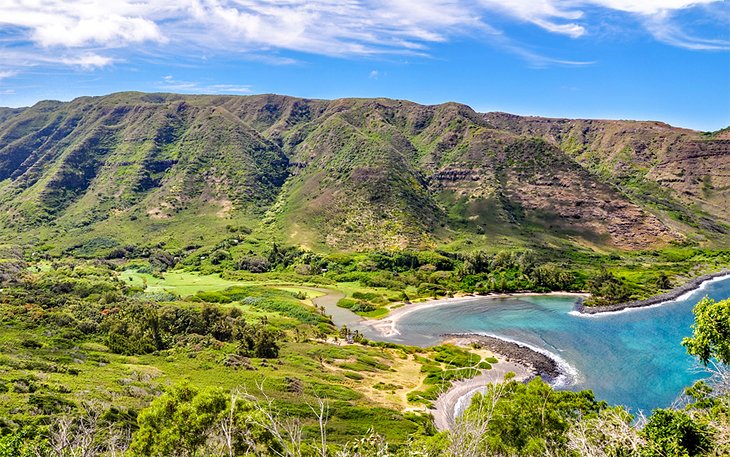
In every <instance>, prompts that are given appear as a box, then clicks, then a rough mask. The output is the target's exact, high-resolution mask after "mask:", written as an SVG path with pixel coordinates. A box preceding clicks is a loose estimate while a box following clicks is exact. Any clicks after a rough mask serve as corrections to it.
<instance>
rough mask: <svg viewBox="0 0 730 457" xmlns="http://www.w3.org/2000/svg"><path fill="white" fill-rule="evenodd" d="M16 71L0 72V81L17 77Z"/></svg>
mask: <svg viewBox="0 0 730 457" xmlns="http://www.w3.org/2000/svg"><path fill="white" fill-rule="evenodd" d="M17 74H18V72H17V71H12V70H0V80H3V79H7V78H12V77H13V76H15V75H17Z"/></svg>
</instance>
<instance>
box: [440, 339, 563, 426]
mask: <svg viewBox="0 0 730 457" xmlns="http://www.w3.org/2000/svg"><path fill="white" fill-rule="evenodd" d="M442 336H443V337H444V338H446V339H445V340H444V343H447V344H454V345H456V346H460V347H465V348H469V347H471V346H472V345H473V344H478V345H479V346H481V347H482V348H483V349H487V350H488V351H489V352H491V353H492V354H494V356H495V357H496V358H497V360H498V361H497V363H494V364H492V368H491V369H489V370H483V371H482V372H481V373H480V374H479V375H477V376H475V377H473V378H470V379H463V380H460V381H457V382H454V383H453V384H452V386H451V388H449V390H447V391H446V392H444V393H442V394H441V395H439V397H438V398H437V399H436V401H435V402H434V408H433V409H432V410H431V414H432V415H433V418H434V425H435V426H436V428H437V429H438V430H440V431H444V430H448V429H449V428H451V426H453V424H454V421H455V419H456V418H457V417H458V416H459V415H460V414H461V413H462V412H463V411H464V410H465V409H466V408H467V407H468V406H469V403H470V402H471V398H472V397H473V396H474V395H475V394H476V393H479V392H484V390H485V389H486V386H487V385H488V384H494V383H500V382H504V380H505V375H506V374H507V373H510V372H511V373H514V375H515V376H514V378H512V380H514V381H517V382H529V381H530V380H532V379H534V378H535V377H537V376H540V377H542V378H543V380H545V381H546V382H548V383H550V382H554V381H555V380H556V379H559V378H560V377H561V376H564V375H565V373H563V372H562V370H561V367H560V364H559V363H558V362H557V361H556V360H554V359H552V358H550V357H549V356H547V355H545V354H543V353H540V352H537V351H535V350H533V349H531V348H529V347H527V346H525V345H523V344H519V343H516V342H512V341H508V340H505V339H502V338H498V337H492V336H486V335H479V334H469V333H465V334H446V335H442Z"/></svg>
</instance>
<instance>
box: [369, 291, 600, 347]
mask: <svg viewBox="0 0 730 457" xmlns="http://www.w3.org/2000/svg"><path fill="white" fill-rule="evenodd" d="M536 295H563V296H571V297H581V298H585V297H587V296H588V294H582V293H573V292H549V293H537V292H516V293H512V294H489V295H462V296H455V297H451V298H439V299H437V300H428V301H422V302H414V303H408V304H406V305H403V306H401V307H399V308H395V309H392V308H391V311H390V313H389V314H388V315H387V316H385V317H384V318H382V319H367V320H365V321H364V322H363V324H365V325H367V326H369V327H371V328H372V329H374V330H376V331H377V332H378V333H380V334H381V335H382V336H385V337H388V336H395V335H400V332H399V331H398V320H399V319H401V318H402V317H403V316H405V315H408V314H410V313H412V312H414V311H417V310H422V309H428V308H434V307H437V306H449V305H455V304H459V303H467V302H471V301H476V300H483V299H485V298H508V297H529V296H536Z"/></svg>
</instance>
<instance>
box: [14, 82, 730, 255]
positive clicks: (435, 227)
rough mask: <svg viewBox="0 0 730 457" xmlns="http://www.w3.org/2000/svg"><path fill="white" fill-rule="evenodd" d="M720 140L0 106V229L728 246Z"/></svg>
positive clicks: (543, 123)
mask: <svg viewBox="0 0 730 457" xmlns="http://www.w3.org/2000/svg"><path fill="white" fill-rule="evenodd" d="M728 147H730V146H728V140H725V139H722V138H715V137H709V136H703V135H701V134H700V133H698V132H694V131H689V130H684V129H675V128H672V127H669V126H666V125H664V124H659V123H638V122H623V121H621V122H618V121H569V120H545V119H538V118H522V117H517V116H511V115H506V114H501V113H489V114H479V113H476V112H474V111H473V110H472V109H471V108H469V107H467V106H465V105H459V104H456V103H447V104H443V105H437V106H423V105H418V104H415V103H411V102H407V101H400V100H387V99H341V100H333V101H326V100H307V99H298V98H293V97H285V96H278V95H257V96H248V97H238V96H187V95H175V94H141V93H119V94H112V95H109V96H104V97H82V98H79V99H76V100H74V101H71V102H68V103H61V102H41V103H38V104H37V105H35V106H33V107H30V108H25V109H2V110H0V209H1V210H2V211H1V213H0V226H2V230H3V233H5V234H6V236H13V237H19V238H20V239H21V240H23V241H33V242H48V243H50V244H52V245H57V246H66V247H68V246H71V247H73V245H74V244H83V243H90V242H93V243H96V244H97V245H99V246H107V247H111V246H116V245H123V244H130V243H131V244H138V245H145V244H150V243H166V244H167V245H169V246H172V247H177V248H186V247H187V248H195V247H196V246H201V245H206V244H212V243H217V242H220V241H221V240H223V239H225V238H226V237H228V236H229V235H230V233H231V231H234V232H235V231H237V230H244V231H245V232H246V233H250V232H251V231H254V232H256V233H257V234H258V236H259V237H264V238H270V239H272V240H279V241H283V242H285V243H288V244H297V245H302V246H305V247H308V248H311V249H315V250H343V249H344V250H358V249H397V248H426V247H433V246H437V245H443V244H448V243H455V244H454V246H457V247H458V246H461V245H464V243H466V242H468V243H474V242H479V243H486V244H500V243H523V244H524V243H547V244H549V243H555V242H558V243H566V242H567V243H576V244H582V245H591V246H598V247H618V248H629V249H638V248H644V247H647V246H660V245H664V244H667V243H669V242H672V241H679V240H682V239H685V238H686V237H692V238H695V237H700V238H701V237H705V238H709V239H712V240H723V235H724V233H725V232H726V231H727V228H726V227H727V226H726V224H727V223H728V218H727V214H728V213H727V211H726V210H727V209H728V200H727V195H728V194H727V192H728V189H730V184H729V183H727V182H726V180H727V179H730V178H727V176H730V175H728V174H727V173H725V172H724V170H726V169H727V167H728V166H730V164H727V162H728V160H727V159H726V158H725V157H727V153H728V149H727V148H728Z"/></svg>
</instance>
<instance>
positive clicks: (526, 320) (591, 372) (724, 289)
mask: <svg viewBox="0 0 730 457" xmlns="http://www.w3.org/2000/svg"><path fill="white" fill-rule="evenodd" d="M705 295H708V296H710V297H711V298H714V299H716V300H721V299H725V298H728V297H730V279H723V280H719V281H715V282H707V283H705V284H704V286H703V288H702V289H700V290H697V291H695V292H694V293H692V294H691V296H689V297H682V298H681V299H680V300H678V301H675V302H669V303H666V304H663V305H661V306H656V307H649V308H641V309H633V310H629V311H624V312H619V313H607V314H601V315H597V316H593V317H588V316H586V315H577V313H575V312H572V311H573V310H574V308H575V304H576V299H575V298H574V297H567V296H524V297H510V298H489V297H484V298H482V299H472V300H469V301H465V302H461V303H460V302H453V303H449V304H446V305H443V306H439V307H432V308H424V309H421V310H416V311H414V312H412V313H410V314H406V315H404V316H403V317H402V318H401V319H400V321H399V322H398V326H397V328H398V331H399V332H400V333H401V335H399V336H398V337H393V338H389V339H390V340H393V341H397V342H403V343H408V344H414V345H419V346H427V345H431V344H436V343H438V342H439V341H440V340H441V339H442V338H441V337H440V335H443V334H444V333H485V334H489V335H495V336H499V337H503V338H507V339H511V340H515V341H518V342H523V343H526V344H528V345H531V346H533V347H535V348H539V349H541V350H543V351H549V352H550V353H552V354H554V355H555V356H557V357H558V358H559V359H561V360H562V361H563V362H564V363H565V364H566V365H567V368H568V372H569V373H570V372H571V371H572V373H570V376H569V378H568V379H566V383H565V384H564V385H563V386H558V387H562V388H569V389H591V390H593V392H594V393H595V395H596V397H597V398H598V399H601V400H606V401H607V402H609V403H610V404H616V405H623V406H626V407H628V408H630V409H631V410H632V411H634V412H636V411H637V410H638V409H641V410H643V411H645V412H647V413H648V412H650V411H651V410H652V409H654V408H658V407H666V406H670V405H671V404H672V402H674V401H675V400H676V399H677V397H678V396H679V395H680V394H681V393H682V391H683V389H684V388H685V387H688V386H690V385H692V383H693V382H694V381H696V380H698V379H701V378H703V377H706V376H707V373H706V372H704V371H702V369H701V367H700V366H699V365H698V363H697V361H696V360H695V359H694V358H693V357H691V356H689V355H688V354H687V353H686V352H685V349H684V347H683V346H682V345H681V341H682V338H683V337H685V336H689V335H690V334H691V332H692V330H691V327H690V326H691V324H692V322H693V315H692V308H693V307H694V305H695V304H696V303H697V302H698V301H699V300H700V299H701V298H702V297H704V296H705Z"/></svg>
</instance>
